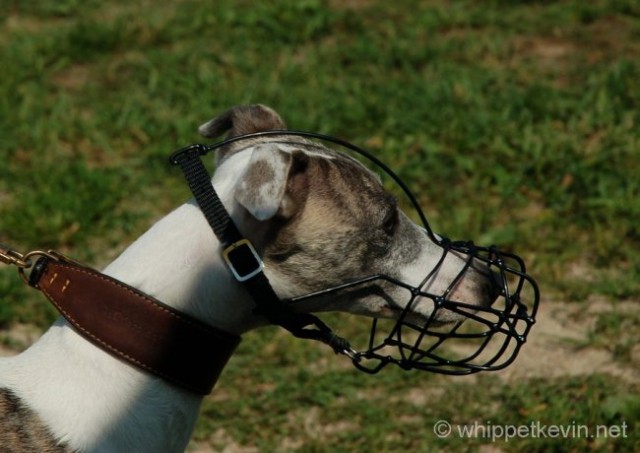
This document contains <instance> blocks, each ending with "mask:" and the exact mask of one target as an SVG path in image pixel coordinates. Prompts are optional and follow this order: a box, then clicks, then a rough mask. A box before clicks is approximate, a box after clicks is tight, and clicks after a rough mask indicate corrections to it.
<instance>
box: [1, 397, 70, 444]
mask: <svg viewBox="0 0 640 453" xmlns="http://www.w3.org/2000/svg"><path fill="white" fill-rule="evenodd" d="M71 451H72V450H70V449H69V448H68V447H67V446H65V445H63V444H59V443H58V442H56V440H55V439H54V438H53V436H52V435H51V433H50V432H49V430H48V429H47V428H46V427H45V426H44V424H43V423H42V421H41V420H40V418H39V417H38V416H37V415H36V414H35V413H34V412H33V411H31V410H30V409H28V408H27V407H25V406H24V405H23V404H22V403H21V402H20V400H19V399H18V398H17V397H16V396H15V395H14V394H13V392H11V391H10V390H7V389H0V453H21V452H24V453H34V452H38V453H71Z"/></svg>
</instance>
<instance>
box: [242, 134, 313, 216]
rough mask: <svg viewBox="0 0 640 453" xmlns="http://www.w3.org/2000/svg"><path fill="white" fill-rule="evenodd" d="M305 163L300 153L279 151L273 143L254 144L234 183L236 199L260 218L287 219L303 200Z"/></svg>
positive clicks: (305, 190) (305, 193) (306, 160)
mask: <svg viewBox="0 0 640 453" xmlns="http://www.w3.org/2000/svg"><path fill="white" fill-rule="evenodd" d="M307 165H308V156H307V155H306V154H304V153H303V152H299V151H298V152H293V153H291V152H287V151H283V150H281V149H280V148H279V147H278V145H276V144H274V143H265V144H259V145H256V146H255V147H254V151H253V153H252V155H251V158H250V161H249V164H248V165H247V167H246V170H245V172H244V174H243V175H242V177H241V179H240V181H239V182H238V185H237V186H236V191H235V198H236V201H238V203H240V204H241V205H242V206H244V208H245V209H246V210H247V211H249V213H251V215H252V216H253V217H255V218H256V219H258V220H261V221H262V220H267V219H270V218H272V217H274V216H276V215H278V216H280V217H282V218H290V217H291V216H293V215H294V214H295V212H296V211H297V210H298V209H299V208H300V206H301V203H302V202H303V201H304V200H305V199H306V195H307V192H308V184H307V174H306V169H307Z"/></svg>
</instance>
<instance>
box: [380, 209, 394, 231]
mask: <svg viewBox="0 0 640 453" xmlns="http://www.w3.org/2000/svg"><path fill="white" fill-rule="evenodd" d="M397 226H398V210H397V209H393V210H391V211H389V212H388V213H387V215H386V216H385V218H384V222H383V223H382V229H383V230H384V232H385V233H386V234H387V235H389V236H391V235H393V233H395V232H396V227H397Z"/></svg>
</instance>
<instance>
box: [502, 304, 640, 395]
mask: <svg viewBox="0 0 640 453" xmlns="http://www.w3.org/2000/svg"><path fill="white" fill-rule="evenodd" d="M614 310H617V311H620V312H628V313H636V314H637V313H638V312H640V303H638V302H636V301H630V302H617V303H611V302H606V301H604V300H591V301H587V302H551V301H543V302H541V303H540V310H539V313H538V316H537V322H536V325H534V326H533V329H532V330H531V334H530V335H529V338H528V339H527V343H526V344H525V345H524V346H523V347H522V350H521V351H520V354H519V355H518V357H517V359H516V361H515V362H514V363H513V364H512V365H511V366H509V367H507V368H506V369H504V370H502V371H499V372H498V373H497V375H498V376H500V377H501V378H502V379H504V380H506V381H518V380H523V379H529V378H540V377H544V378H555V377H563V376H578V375H587V374H593V373H596V372H597V373H605V374H610V375H612V376H616V377H618V378H620V379H622V380H623V381H625V382H628V383H631V384H638V383H640V374H639V373H638V369H637V367H636V365H638V364H637V363H635V364H634V362H635V361H636V360H637V359H638V358H637V357H636V355H637V354H636V353H637V352H640V351H636V348H634V352H632V354H631V355H632V360H631V363H628V364H627V363H621V362H619V361H616V360H615V359H614V357H613V354H612V353H611V352H609V351H607V350H605V349H602V348H596V347H593V346H589V333H590V332H591V331H592V330H593V328H594V325H595V322H596V320H597V317H598V315H599V314H601V313H608V312H612V311H614Z"/></svg>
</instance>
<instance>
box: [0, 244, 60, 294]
mask: <svg viewBox="0 0 640 453" xmlns="http://www.w3.org/2000/svg"><path fill="white" fill-rule="evenodd" d="M43 256H46V257H48V258H51V259H54V260H56V261H62V258H64V257H63V255H60V254H58V253H57V252H54V251H53V250H49V251H48V252H44V251H41V250H34V251H33V252H29V253H24V254H23V253H20V252H18V251H17V250H14V249H12V248H11V247H9V246H8V245H6V244H2V243H0V262H1V263H3V264H6V265H8V266H16V267H17V268H18V274H20V278H22V280H23V281H24V282H25V283H26V284H29V275H28V274H27V272H26V271H27V270H29V269H30V268H31V267H32V266H33V262H34V261H33V258H36V257H43Z"/></svg>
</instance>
